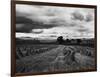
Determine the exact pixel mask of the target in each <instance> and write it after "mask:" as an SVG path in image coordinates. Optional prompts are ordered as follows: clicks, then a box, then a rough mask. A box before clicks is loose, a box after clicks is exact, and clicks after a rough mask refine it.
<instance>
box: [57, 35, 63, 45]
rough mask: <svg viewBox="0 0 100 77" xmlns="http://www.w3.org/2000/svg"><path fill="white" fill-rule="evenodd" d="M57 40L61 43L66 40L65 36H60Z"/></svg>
mask: <svg viewBox="0 0 100 77" xmlns="http://www.w3.org/2000/svg"><path fill="white" fill-rule="evenodd" d="M57 42H58V43H59V44H62V43H63V42H64V40H63V37H62V36H59V37H58V38H57Z"/></svg>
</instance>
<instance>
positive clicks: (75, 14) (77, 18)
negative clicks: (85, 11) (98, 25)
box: [72, 11, 84, 21]
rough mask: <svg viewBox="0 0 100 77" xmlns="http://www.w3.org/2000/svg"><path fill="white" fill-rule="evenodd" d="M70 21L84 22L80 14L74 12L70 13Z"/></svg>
mask: <svg viewBox="0 0 100 77" xmlns="http://www.w3.org/2000/svg"><path fill="white" fill-rule="evenodd" d="M72 19H74V20H80V21H82V20H84V16H83V15H82V14H81V13H80V12H78V11H75V12H73V13H72Z"/></svg>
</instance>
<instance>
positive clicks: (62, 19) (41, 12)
mask: <svg viewBox="0 0 100 77" xmlns="http://www.w3.org/2000/svg"><path fill="white" fill-rule="evenodd" d="M58 36H63V37H64V38H94V9H90V8H74V7H58V6H40V5H25V4H16V37H17V38H22V37H24V38H25V37H31V38H39V39H56V38H57V37H58Z"/></svg>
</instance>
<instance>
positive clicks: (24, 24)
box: [16, 16, 57, 32]
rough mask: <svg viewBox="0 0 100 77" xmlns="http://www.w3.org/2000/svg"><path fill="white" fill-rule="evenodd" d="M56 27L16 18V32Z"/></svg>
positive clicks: (20, 17) (24, 18)
mask: <svg viewBox="0 0 100 77" xmlns="http://www.w3.org/2000/svg"><path fill="white" fill-rule="evenodd" d="M55 26H57V24H52V23H47V24H45V23H43V22H41V21H36V20H31V19H29V18H26V17H22V16H18V17H16V32H31V31H32V29H40V28H41V29H44V28H45V29H48V28H52V27H55Z"/></svg>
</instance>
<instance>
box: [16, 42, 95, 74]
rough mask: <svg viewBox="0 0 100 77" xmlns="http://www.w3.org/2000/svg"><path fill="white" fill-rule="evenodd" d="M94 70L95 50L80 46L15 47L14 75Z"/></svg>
mask: <svg viewBox="0 0 100 77" xmlns="http://www.w3.org/2000/svg"><path fill="white" fill-rule="evenodd" d="M94 68H95V50H94V48H93V47H89V46H80V45H54V44H50V45H47V44H39V45H38V44H36V45H30V44H28V45H17V46H16V73H28V72H33V73H37V72H38V73H39V72H56V71H66V72H68V71H78V70H83V69H94Z"/></svg>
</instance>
